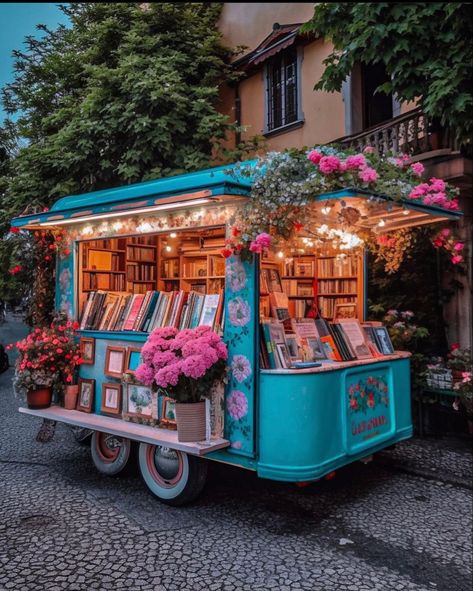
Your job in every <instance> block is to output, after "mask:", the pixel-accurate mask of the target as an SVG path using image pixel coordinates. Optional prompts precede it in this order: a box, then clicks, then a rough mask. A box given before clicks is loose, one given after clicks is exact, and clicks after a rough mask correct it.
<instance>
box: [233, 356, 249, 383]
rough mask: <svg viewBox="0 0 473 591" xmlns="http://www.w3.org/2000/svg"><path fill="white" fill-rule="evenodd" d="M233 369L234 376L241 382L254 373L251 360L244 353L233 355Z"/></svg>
mask: <svg viewBox="0 0 473 591" xmlns="http://www.w3.org/2000/svg"><path fill="white" fill-rule="evenodd" d="M231 369H232V373H233V377H234V378H235V380H236V381H237V382H238V383H240V384H241V382H244V381H245V380H246V379H247V378H249V377H250V375H251V373H252V369H251V364H250V361H249V359H248V358H247V357H245V356H244V355H234V356H233V359H232V364H231Z"/></svg>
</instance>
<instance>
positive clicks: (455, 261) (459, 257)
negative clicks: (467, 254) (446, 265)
mask: <svg viewBox="0 0 473 591" xmlns="http://www.w3.org/2000/svg"><path fill="white" fill-rule="evenodd" d="M462 262H463V257H462V255H461V254H456V255H454V256H452V263H453V264H454V265H459V264H460V263H462Z"/></svg>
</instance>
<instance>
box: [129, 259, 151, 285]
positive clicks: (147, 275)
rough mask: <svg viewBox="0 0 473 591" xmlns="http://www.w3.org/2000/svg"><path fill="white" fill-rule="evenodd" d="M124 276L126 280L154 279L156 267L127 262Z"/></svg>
mask: <svg viewBox="0 0 473 591" xmlns="http://www.w3.org/2000/svg"><path fill="white" fill-rule="evenodd" d="M126 278H127V280H128V281H154V280H155V279H156V267H155V266H153V265H140V264H139V263H128V264H127V266H126Z"/></svg>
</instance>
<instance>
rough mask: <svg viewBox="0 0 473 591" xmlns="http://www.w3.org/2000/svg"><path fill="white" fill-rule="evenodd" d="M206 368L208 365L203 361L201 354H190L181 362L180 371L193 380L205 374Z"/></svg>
mask: <svg viewBox="0 0 473 591" xmlns="http://www.w3.org/2000/svg"><path fill="white" fill-rule="evenodd" d="M208 368H209V366H208V365H207V364H206V363H205V360H204V358H203V357H202V355H191V356H190V357H186V358H185V359H184V360H183V361H182V363H181V369H182V373H183V374H184V375H185V376H186V377H188V378H193V379H194V380H198V379H199V378H201V377H202V376H203V375H205V372H206V371H207V370H208ZM176 383H177V382H176Z"/></svg>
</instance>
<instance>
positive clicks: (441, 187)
mask: <svg viewBox="0 0 473 591" xmlns="http://www.w3.org/2000/svg"><path fill="white" fill-rule="evenodd" d="M446 187H447V185H446V183H445V181H443V180H442V179H437V178H435V177H432V178H431V179H430V190H431V191H445V189H446Z"/></svg>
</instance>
